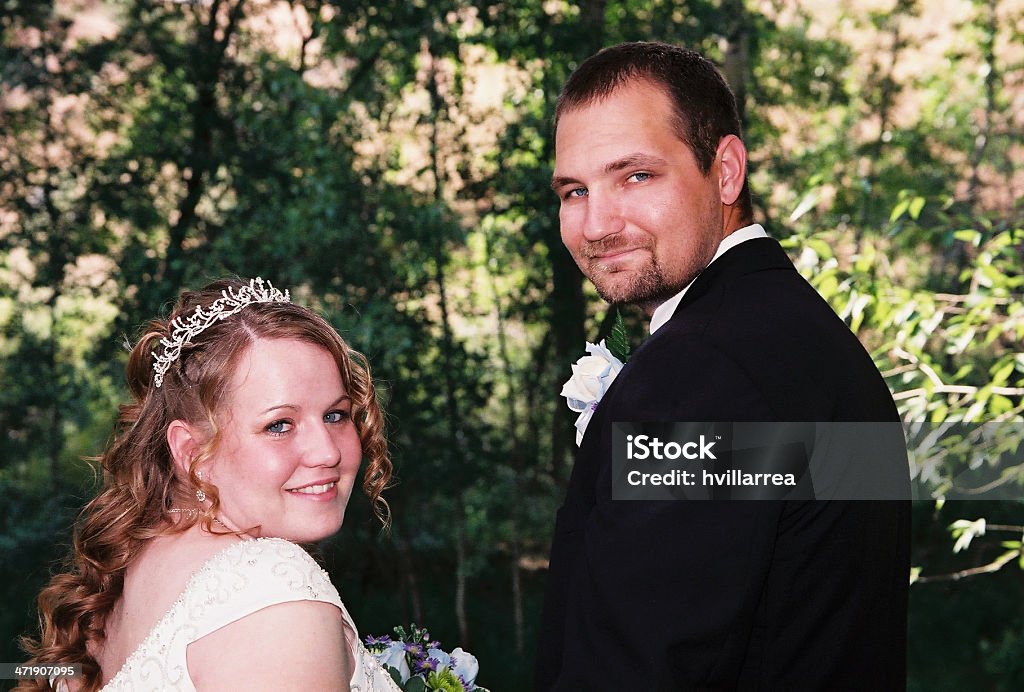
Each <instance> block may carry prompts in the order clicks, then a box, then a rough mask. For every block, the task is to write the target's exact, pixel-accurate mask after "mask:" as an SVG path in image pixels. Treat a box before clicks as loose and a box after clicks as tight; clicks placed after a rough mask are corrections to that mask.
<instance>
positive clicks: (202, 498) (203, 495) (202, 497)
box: [196, 471, 206, 504]
mask: <svg viewBox="0 0 1024 692" xmlns="http://www.w3.org/2000/svg"><path fill="white" fill-rule="evenodd" d="M196 476H197V477H198V478H199V480H203V472H202V471H200V472H199V473H197V474H196ZM196 500H198V501H199V503H200V504H202V503H203V502H206V493H205V492H203V489H202V488H199V489H198V490H196Z"/></svg>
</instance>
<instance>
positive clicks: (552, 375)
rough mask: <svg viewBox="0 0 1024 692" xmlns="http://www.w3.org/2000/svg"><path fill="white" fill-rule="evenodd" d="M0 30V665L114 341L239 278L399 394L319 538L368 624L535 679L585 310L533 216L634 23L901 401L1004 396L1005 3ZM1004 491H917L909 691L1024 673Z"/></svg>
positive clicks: (37, 6) (933, 407) (1007, 341)
mask: <svg viewBox="0 0 1024 692" xmlns="http://www.w3.org/2000/svg"><path fill="white" fill-rule="evenodd" d="M0 32H2V46H0V51H2V52H0V645H2V646H3V649H2V651H0V660H3V661H10V662H17V661H22V660H24V655H23V654H21V653H20V652H19V651H18V650H17V648H16V644H15V637H16V635H17V634H19V633H21V632H23V631H26V630H27V629H30V628H31V627H32V626H33V623H34V618H35V604H34V596H35V594H36V592H37V591H38V589H39V588H40V586H41V584H42V583H43V582H44V581H45V580H46V578H47V576H48V574H49V572H50V570H51V569H52V568H53V564H54V560H56V559H59V558H60V557H61V556H62V555H63V554H65V553H66V551H67V548H68V545H69V542H70V529H69V527H70V525H71V523H72V521H73V518H74V516H75V513H76V510H77V508H78V507H80V506H81V504H82V502H83V499H84V498H86V497H87V496H88V495H89V493H90V492H91V489H92V488H93V484H94V474H93V471H92V470H91V468H90V465H89V464H88V463H87V462H86V461H85V458H86V457H88V456H90V455H96V454H98V453H99V452H100V451H101V450H102V449H103V447H104V445H105V444H106V441H107V439H108V437H109V434H110V430H111V426H112V423H113V420H114V416H115V412H116V409H117V404H118V403H119V402H120V401H121V400H122V398H123V397H124V388H123V378H122V368H123V365H124V361H125V356H126V353H127V351H126V347H125V344H126V341H131V340H132V339H134V338H135V336H136V335H137V333H138V329H139V327H140V326H141V325H142V323H143V322H144V321H145V320H146V319H147V318H148V317H149V316H151V315H154V314H157V313H160V312H162V311H164V310H166V309H167V307H168V306H169V304H170V302H172V301H173V299H174V297H175V296H176V295H177V293H178V291H179V290H180V289H181V288H182V287H197V286H200V285H202V284H204V283H205V282H206V281H207V280H208V279H210V278H213V277H218V276H222V275H225V274H239V275H242V276H245V277H251V276H256V275H262V276H263V277H265V278H269V279H271V280H272V281H273V282H274V283H275V284H276V285H278V286H281V287H288V288H290V289H291V290H292V294H293V296H294V297H295V298H297V299H298V300H299V301H301V302H303V303H305V304H308V305H313V306H315V307H316V308H318V309H319V310H321V311H322V312H324V313H325V314H326V315H328V316H329V317H330V319H331V320H332V321H333V323H334V324H335V325H336V326H337V327H338V328H339V330H340V331H341V332H342V333H343V334H344V335H345V336H346V337H347V338H348V339H349V340H350V341H351V343H353V344H354V345H355V347H356V348H358V349H360V350H362V351H363V352H365V353H366V354H367V355H368V357H369V359H370V362H371V363H372V364H373V366H374V369H375V376H376V378H377V379H378V381H379V383H380V388H381V391H382V394H383V398H384V401H385V403H386V406H387V410H388V412H389V416H390V423H391V432H390V437H391V441H392V449H393V453H394V458H395V462H396V465H397V469H398V474H397V475H398V480H399V483H398V485H396V486H395V488H394V489H392V490H391V491H390V494H389V498H390V500H391V504H392V507H393V510H394V529H393V531H392V532H391V534H390V536H382V535H381V534H380V533H379V527H378V525H377V524H375V523H374V521H373V520H372V519H371V516H370V511H369V508H368V507H367V503H366V502H365V500H362V501H361V500H354V501H353V503H354V505H355V506H354V507H353V508H351V509H350V511H349V512H348V515H347V517H348V521H347V522H346V526H345V527H344V529H343V530H342V532H341V534H340V535H339V536H338V537H337V538H335V539H332V540H331V541H329V542H328V543H327V544H326V545H325V547H324V558H325V561H326V563H327V564H328V566H329V567H330V570H331V573H332V575H333V577H334V579H335V581H336V583H337V584H338V586H339V588H340V590H341V592H342V595H343V598H344V599H345V601H346V603H347V604H348V605H349V607H350V608H351V610H352V611H353V615H354V617H355V619H356V621H357V622H358V623H359V624H360V628H361V629H362V630H363V631H364V634H365V633H375V634H380V633H385V632H388V631H389V630H390V628H391V627H392V626H394V625H396V624H399V623H400V622H406V623H408V622H409V621H410V620H415V621H416V622H417V623H420V624H425V625H428V626H429V627H430V628H431V629H432V631H433V633H434V634H435V635H436V636H438V637H440V639H441V640H442V642H443V643H444V644H445V645H446V647H454V646H456V645H462V646H464V647H466V648H468V649H470V650H471V651H473V652H475V653H476V654H477V655H478V656H479V658H480V661H481V666H482V672H481V674H480V678H479V680H480V682H481V684H484V685H486V686H488V687H491V688H493V689H495V690H498V691H501V690H525V689H528V688H529V679H530V673H529V671H530V666H531V663H532V658H533V647H534V642H535V641H536V634H537V633H536V628H537V620H538V616H539V609H540V600H541V591H542V587H543V581H544V572H545V567H546V557H547V547H548V542H549V539H550V531H551V527H552V523H553V517H554V512H555V510H556V509H557V507H558V505H559V504H560V500H561V496H562V493H563V490H564V487H565V484H566V481H567V475H568V470H569V468H570V464H571V460H572V452H573V450H574V442H573V427H572V422H573V420H574V417H575V415H574V414H570V412H569V411H568V409H567V408H566V407H565V405H564V401H563V400H562V399H561V398H560V397H559V396H558V392H559V390H560V387H561V383H562V382H563V381H564V380H565V379H566V378H567V376H568V374H569V364H570V363H571V362H573V361H575V360H576V358H578V357H579V356H580V355H582V353H583V346H584V341H585V340H591V341H596V340H597V339H598V338H600V336H602V335H603V334H606V333H607V332H608V329H609V326H610V320H609V315H608V314H607V313H608V311H607V309H606V306H605V305H604V304H603V303H602V302H601V301H600V300H599V299H598V298H597V297H596V295H595V294H594V293H593V292H592V289H591V288H590V287H589V285H587V284H586V283H585V282H584V281H583V280H582V277H581V275H580V273H579V272H578V271H577V269H576V267H575V265H574V264H573V263H572V261H571V259H570V258H569V256H568V254H567V253H566V252H565V251H564V249H563V248H562V246H561V242H560V240H559V233H558V224H557V199H556V197H555V196H554V195H553V194H552V193H551V191H550V189H549V180H550V175H551V167H552V149H553V146H552V141H551V127H550V117H551V114H552V108H553V105H554V101H555V98H556V96H557V93H558V89H559V88H560V86H561V84H562V82H563V81H564V79H565V78H566V77H567V75H568V74H569V73H570V71H571V70H572V69H573V67H574V66H575V65H576V64H577V63H578V62H579V61H580V60H582V59H583V58H585V57H586V56H588V55H590V54H591V53H593V52H595V51H596V50H597V49H599V48H600V47H602V46H604V45H607V44H611V43H616V42H619V41H623V40H641V39H661V40H666V41H671V42H675V43H678V44H682V45H686V46H690V47H693V48H697V49H700V50H702V51H704V52H705V53H706V54H707V55H709V56H710V57H712V58H713V59H714V60H715V61H716V62H718V63H719V64H720V65H721V67H722V70H723V72H724V73H725V74H726V76H727V78H728V79H729V81H730V83H731V84H732V86H733V87H734V89H735V90H736V92H737V94H738V96H739V98H740V102H741V105H742V106H743V111H744V113H743V117H744V122H745V127H746V139H747V142H748V147H749V149H750V150H751V176H752V182H753V189H754V191H755V194H756V195H757V199H756V206H757V215H758V220H760V221H762V222H763V223H765V225H766V227H767V228H768V229H769V232H770V233H771V234H773V235H774V236H775V237H777V238H779V239H780V240H782V241H783V242H784V244H785V245H786V247H787V249H788V250H789V251H790V252H791V254H792V257H793V258H794V260H795V261H796V262H797V265H798V267H799V268H800V270H801V271H802V272H803V273H804V274H805V276H806V277H807V278H808V279H809V280H810V281H811V282H812V283H813V284H814V285H815V287H816V288H817V289H818V290H819V291H820V292H821V293H822V294H823V295H824V296H825V298H826V299H828V300H829V301H830V303H831V304H832V306H833V307H834V308H835V310H836V311H837V312H838V313H839V314H840V315H841V316H842V317H843V318H844V319H846V320H847V322H848V323H849V325H850V327H851V329H853V330H854V331H855V332H856V333H857V334H858V335H859V337H860V338H861V340H862V342H863V343H864V344H865V345H866V346H867V348H868V349H869V350H870V351H871V353H872V354H873V356H874V357H875V360H876V362H877V363H878V366H879V368H880V369H881V370H882V371H883V373H884V374H885V376H886V378H887V381H888V383H889V385H890V387H891V388H892V390H893V392H894V394H895V396H896V398H897V403H898V404H899V406H900V409H901V411H902V413H903V415H904V417H905V419H906V420H907V421H930V422H942V421H973V422H979V421H1021V420H1022V417H1024V353H1022V350H1024V349H1022V348H1021V343H1022V339H1024V229H1022V226H1024V223H1022V202H1021V194H1022V191H1024V141H1022V137H1021V133H1022V131H1024V0H929V1H927V2H925V1H920V2H917V1H914V0H872V1H871V2H864V1H858V2H853V1H849V2H845V1H843V0H619V1H616V0H501V1H499V0H475V1H473V0H396V1H394V2H369V1H365V0H335V1H330V0H290V1H285V0H273V1H272V0H262V1H261V0H194V1H172V0H135V1H133V0H0ZM626 317H627V323H628V325H629V327H630V329H631V332H632V334H633V336H635V337H636V339H637V340H639V339H641V338H642V336H643V333H644V321H643V320H642V319H641V317H642V316H640V315H638V314H632V313H629V314H627V315H626ZM952 464H953V462H952V461H950V460H949V459H946V460H936V461H935V463H934V464H933V465H932V466H931V467H929V468H930V471H929V472H930V473H932V474H935V475H936V477H938V478H940V479H949V478H952V476H953V474H954V472H955V469H954V468H953V466H952ZM1021 478H1022V476H1021V473H1020V468H1011V469H1010V470H1009V472H1008V473H1007V474H1005V477H1001V478H1000V479H998V480H997V482H998V483H1005V484H1007V485H1008V486H1010V487H1016V488H1017V490H1016V493H1015V495H1016V496H1020V485H1021V483H1022V480H1021ZM947 485H948V483H947ZM954 522H959V523H956V524H954ZM1021 524H1024V504H1022V503H1021V502H1020V501H1019V500H1017V501H1014V500H1008V501H1004V502H998V503H996V502H984V503H982V502H977V503H970V502H952V501H950V502H947V503H945V504H943V503H942V502H931V501H923V502H919V503H917V504H916V505H915V534H914V536H915V545H914V556H913V564H914V565H915V572H914V577H915V578H916V582H915V583H914V585H913V586H912V589H911V630H910V689H911V690H982V689H984V690H1019V689H1022V688H1024V578H1022V577H1024V575H1022V572H1021V568H1022V567H1024V556H1022V553H1021V538H1022V533H1024V528H1022V527H1021ZM951 525H953V532H952V535H951V531H950V526H951ZM986 529H987V530H986ZM953 539H958V540H957V547H958V548H961V550H959V551H958V552H956V553H954V552H953ZM967 544H969V545H967ZM7 684H9V683H7Z"/></svg>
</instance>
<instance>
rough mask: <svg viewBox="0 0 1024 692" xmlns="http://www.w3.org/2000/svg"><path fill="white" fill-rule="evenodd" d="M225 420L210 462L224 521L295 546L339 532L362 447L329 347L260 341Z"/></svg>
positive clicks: (238, 375)
mask: <svg viewBox="0 0 1024 692" xmlns="http://www.w3.org/2000/svg"><path fill="white" fill-rule="evenodd" d="M217 421H218V425H219V426H220V429H221V441H220V444H219V445H218V447H217V450H216V453H215V454H214V456H213V458H212V459H211V460H210V463H209V465H208V466H206V468H207V469H208V474H209V480H210V482H211V483H213V485H215V486H216V487H217V490H218V492H219V495H220V508H219V510H218V518H219V519H220V520H221V521H223V522H224V523H225V524H226V525H227V526H228V527H230V528H232V529H235V530H243V531H247V532H249V533H251V534H252V535H254V536H256V535H259V536H274V537H279V538H286V539H289V540H292V541H296V542H310V541H317V540H320V539H322V538H326V537H327V536H330V535H331V534H334V533H335V532H337V530H338V529H339V528H341V523H342V520H343V519H344V516H345V506H346V505H347V504H348V499H349V496H350V495H351V493H352V486H353V484H354V483H355V479H356V475H357V473H358V471H359V462H360V460H361V457H362V450H361V447H360V443H359V436H358V433H357V432H356V428H355V424H354V423H353V421H352V400H351V399H350V398H349V396H348V393H347V392H346V389H345V385H344V383H343V382H342V379H341V374H340V373H339V372H338V366H337V364H336V363H335V361H334V358H333V357H332V356H331V354H330V353H329V352H328V351H326V350H325V349H323V348H321V347H319V346H315V345H312V344H309V343H306V342H304V341H298V340H295V339H260V340H258V341H257V342H255V343H254V344H253V345H252V347H251V348H249V350H248V351H247V352H246V353H245V354H244V355H243V357H242V358H241V360H240V362H239V364H238V368H237V370H236V371H235V373H234V375H233V376H232V378H231V382H230V391H229V392H228V393H227V396H226V403H225V406H224V409H223V410H222V411H220V412H219V413H218V415H217ZM257 526H258V527H260V528H258V529H257V528H254V527H257Z"/></svg>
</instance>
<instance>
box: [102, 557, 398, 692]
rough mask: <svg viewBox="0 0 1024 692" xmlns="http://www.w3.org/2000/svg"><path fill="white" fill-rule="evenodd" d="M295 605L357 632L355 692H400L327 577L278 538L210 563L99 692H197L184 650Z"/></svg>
mask: <svg viewBox="0 0 1024 692" xmlns="http://www.w3.org/2000/svg"><path fill="white" fill-rule="evenodd" d="M291 601H320V602H323V603H330V604H332V605H334V606H337V607H338V608H339V609H340V610H341V613H342V616H343V617H344V619H345V621H346V623H347V624H348V625H349V627H351V628H352V631H353V632H356V633H357V635H356V639H355V641H354V642H353V643H352V654H353V658H354V660H355V662H356V670H355V672H354V674H353V678H352V682H351V686H350V689H351V691H352V692H368V691H371V690H372V691H380V690H389V691H394V690H397V689H398V687H397V686H396V685H395V683H394V682H393V681H392V679H391V677H390V676H388V675H387V673H385V672H384V670H383V669H382V668H381V667H380V665H379V664H378V663H377V661H376V659H375V658H374V657H373V656H372V655H371V654H370V653H369V652H368V651H367V650H366V648H365V647H364V646H363V645H362V643H361V642H360V641H359V639H358V630H357V629H356V627H355V623H353V622H352V618H351V616H349V614H348V611H347V610H346V609H345V606H344V605H343V604H342V602H341V598H340V597H339V595H338V591H337V590H336V589H335V588H334V585H333V584H331V580H330V578H329V577H328V576H327V573H326V572H324V570H323V569H321V567H320V566H319V565H318V564H317V563H316V561H314V560H313V558H311V557H310V556H309V554H307V553H306V551H304V550H303V549H302V548H301V547H299V546H298V545H295V544H294V543H290V542H289V541H286V540H283V539H279V538H260V539H256V540H246V541H240V542H238V543H236V544H233V545H231V546H230V547H228V548H226V549H224V550H222V551H221V552H219V553H217V554H216V555H214V556H213V557H212V558H210V559H209V560H208V561H207V562H206V563H205V564H204V565H203V566H202V567H201V568H200V569H199V570H198V571H196V572H195V574H193V575H192V577H191V578H190V579H189V582H188V585H187V586H186V587H185V590H184V591H182V593H181V595H180V596H179V597H178V599H177V600H176V601H175V602H174V604H173V605H172V606H171V608H170V610H168V611H167V613H166V614H165V615H164V616H163V617H162V618H161V619H160V621H159V622H158V623H157V624H156V626H155V627H154V628H153V629H152V631H150V633H149V635H148V636H147V637H146V639H145V640H144V641H143V642H142V644H140V645H139V647H138V648H137V649H136V650H135V651H134V652H133V653H132V654H131V656H129V657H128V659H127V660H126V661H125V663H124V665H123V666H122V667H121V670H119V671H118V673H117V674H116V675H115V676H114V677H113V678H112V679H111V680H110V682H108V683H107V684H106V685H105V686H104V687H103V689H102V691H101V692H143V691H145V690H154V691H156V690H161V691H163V690H181V691H184V692H195V686H194V685H193V683H192V680H191V678H190V677H189V674H188V665H187V662H186V658H185V656H186V650H187V648H188V645H189V644H191V643H192V642H194V641H196V640H198V639H201V638H202V637H204V636H206V635H207V634H210V633H211V632H214V631H216V630H218V629H220V628H221V627H224V626H225V625H228V624H230V623H232V622H234V621H236V620H239V619H241V618H243V617H245V616H247V615H250V614H252V613H255V612H256V611H258V610H260V609H262V608H266V607H268V606H271V605H276V604H279V603H288V602H291Z"/></svg>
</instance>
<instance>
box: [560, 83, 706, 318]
mask: <svg viewBox="0 0 1024 692" xmlns="http://www.w3.org/2000/svg"><path fill="white" fill-rule="evenodd" d="M675 122H676V118H675V110H674V108H673V106H672V102H671V101H670V100H669V98H668V96H666V95H665V93H664V92H663V91H662V90H661V89H660V88H658V87H656V86H654V85H653V84H652V83H650V82H648V81H645V80H637V81H633V82H630V83H627V84H625V85H624V86H622V87H619V88H618V89H616V90H615V91H614V92H612V93H611V95H609V96H608V97H607V98H604V99H602V100H599V101H597V102H595V103H591V104H589V105H585V106H582V107H580V108H577V109H575V110H571V111H568V112H566V113H564V114H563V115H562V116H561V117H560V119H559V123H558V131H557V134H556V138H555V171H554V175H553V177H552V188H553V189H554V190H555V192H556V193H557V194H558V196H559V198H560V199H561V209H560V211H559V220H560V223H561V232H562V242H564V243H565V246H566V248H568V250H569V252H570V253H571V254H572V256H573V259H575V260H576V264H578V265H579V267H580V270H581V271H582V272H583V273H584V274H585V275H586V276H587V278H589V279H590V280H591V281H592V282H593V283H594V285H595V286H596V287H597V291H598V293H599V294H600V295H601V297H602V298H604V299H605V300H607V301H609V302H611V303H635V304H638V305H640V306H641V307H643V308H644V309H646V310H647V311H648V312H651V311H653V310H654V308H655V307H657V306H658V305H660V304H661V303H663V302H664V301H665V300H667V299H668V298H670V297H671V296H672V295H674V294H675V293H678V292H679V291H680V290H682V288H683V287H684V286H686V285H687V284H688V283H689V282H690V281H692V280H693V279H694V277H696V276H697V274H699V273H700V272H701V271H702V270H703V269H704V267H705V266H707V264H708V262H710V261H711V258H712V257H713V256H714V254H715V250H716V249H717V247H718V244H719V243H720V242H721V240H722V238H723V237H724V235H725V233H724V230H723V225H724V224H723V207H722V201H721V196H720V194H719V183H718V164H719V162H718V160H717V158H716V160H715V163H714V164H713V165H712V167H711V170H710V171H709V172H708V174H707V175H705V174H704V173H703V171H701V170H700V168H699V166H698V165H697V161H696V159H695V158H694V155H693V152H692V151H691V150H690V147H689V146H687V144H686V143H685V142H683V141H682V140H681V139H679V137H678V136H677V134H676V131H675V129H674V123H675Z"/></svg>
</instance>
